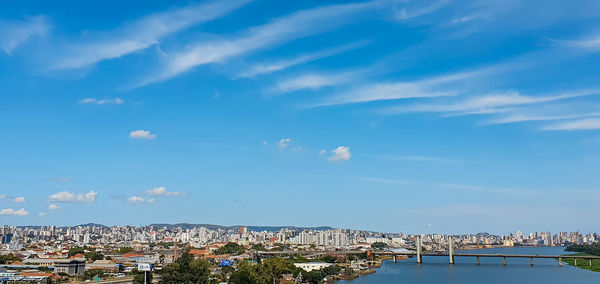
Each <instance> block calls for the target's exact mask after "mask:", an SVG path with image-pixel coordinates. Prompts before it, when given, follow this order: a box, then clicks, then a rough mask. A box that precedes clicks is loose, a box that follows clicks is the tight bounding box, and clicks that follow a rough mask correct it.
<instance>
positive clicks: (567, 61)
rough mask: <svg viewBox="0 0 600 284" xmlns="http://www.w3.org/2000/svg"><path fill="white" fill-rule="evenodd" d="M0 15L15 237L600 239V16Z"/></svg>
mask: <svg viewBox="0 0 600 284" xmlns="http://www.w3.org/2000/svg"><path fill="white" fill-rule="evenodd" d="M1 6H2V7H1V9H0V86H1V87H2V89H1V91H0V95H1V98H2V103H1V104H0V122H1V123H0V138H1V139H0V157H1V158H0V181H1V182H0V198H1V199H0V209H2V210H1V211H0V220H1V221H0V222H2V223H3V224H10V225H25V224H55V225H72V224H79V223H87V222H97V223H103V224H108V225H112V224H132V225H145V224H150V223H157V222H169V223H175V222H191V223H215V224H224V225H238V224H245V225H300V226H314V225H331V226H336V227H343V228H355V229H368V230H379V231H389V232H400V231H402V232H410V233H430V232H439V233H455V232H456V233H459V232H479V231H488V232H493V233H506V232H511V231H515V230H517V229H521V230H525V231H538V230H540V231H553V232H556V231H559V230H560V231H563V230H564V231H566V230H568V231H574V230H580V231H582V232H588V231H598V229H599V228H600V219H599V218H592V216H593V215H594V214H595V213H594V212H595V211H597V206H598V202H599V201H600V189H599V188H598V187H599V185H600V175H599V174H598V173H599V170H600V166H599V165H600V133H599V129H600V108H599V106H600V82H599V81H598V78H600V77H599V75H600V68H598V62H600V61H599V59H600V3H599V2H597V1H578V2H577V3H572V4H569V5H565V4H564V2H563V1H526V2H525V1H512V0H509V1H505V0H503V1H483V2H482V1H451V0H438V1H409V0H407V1H393V0H389V1H386V0H381V1H363V2H343V1H329V2H327V1H297V2H290V1H250V0H233V1H214V2H212V1H169V2H166V1H143V2H135V1H131V2H127V3H125V4H124V3H123V2H122V1H85V2H82V1H65V2H61V3H51V2H48V1H13V2H5V3H2V4H1ZM575 216H583V218H575ZM585 216H587V217H589V218H585Z"/></svg>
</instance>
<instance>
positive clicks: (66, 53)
mask: <svg viewBox="0 0 600 284" xmlns="http://www.w3.org/2000/svg"><path fill="white" fill-rule="evenodd" d="M248 2H249V1H248V0H230V1H210V2H207V3H201V4H195V5H190V6H186V7H182V8H178V9H173V10H171V11H167V12H163V13H155V14H151V15H149V16H146V17H144V18H142V19H139V20H137V21H134V22H132V23H131V24H128V25H124V26H122V27H120V28H118V29H116V30H113V31H110V32H106V33H96V34H90V35H86V36H85V37H84V38H82V39H80V40H78V41H76V42H74V43H70V44H69V45H68V46H66V47H64V48H63V53H62V54H61V55H59V56H58V57H57V58H56V60H55V61H54V62H53V63H52V65H51V69H75V68H82V67H86V66H89V65H93V64H95V63H98V62H100V61H103V60H107V59H113V58H119V57H121V56H124V55H127V54H130V53H133V52H136V51H139V50H143V49H146V48H148V47H149V46H152V45H155V44H158V43H160V41H161V40H162V39H163V38H164V37H166V36H168V35H170V34H173V33H176V32H179V31H181V30H184V29H186V28H189V27H191V26H194V25H198V24H201V23H204V22H208V21H211V20H214V19H217V18H219V17H221V16H223V15H225V14H227V13H229V12H231V11H233V10H235V9H237V8H239V7H241V6H243V5H244V4H246V3H248Z"/></svg>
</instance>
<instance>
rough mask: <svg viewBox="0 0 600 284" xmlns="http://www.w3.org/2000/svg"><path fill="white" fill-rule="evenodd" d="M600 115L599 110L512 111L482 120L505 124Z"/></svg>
mask: <svg viewBox="0 0 600 284" xmlns="http://www.w3.org/2000/svg"><path fill="white" fill-rule="evenodd" d="M593 116H600V112H591V113H579V114H565V115H545V114H524V113H513V114H510V115H507V116H504V117H500V118H495V119H491V120H488V121H485V122H483V124H507V123H518V122H527V121H549V120H567V119H575V118H584V117H593Z"/></svg>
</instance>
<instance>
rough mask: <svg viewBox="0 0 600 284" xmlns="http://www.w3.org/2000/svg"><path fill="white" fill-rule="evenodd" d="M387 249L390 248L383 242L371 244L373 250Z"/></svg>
mask: <svg viewBox="0 0 600 284" xmlns="http://www.w3.org/2000/svg"><path fill="white" fill-rule="evenodd" d="M387 247H388V245H387V244H386V243H382V242H375V243H373V244H371V248H373V249H385V248H387Z"/></svg>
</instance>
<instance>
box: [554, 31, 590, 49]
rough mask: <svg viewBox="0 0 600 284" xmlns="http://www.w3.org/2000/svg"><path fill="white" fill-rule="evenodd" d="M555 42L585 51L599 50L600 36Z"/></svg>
mask: <svg viewBox="0 0 600 284" xmlns="http://www.w3.org/2000/svg"><path fill="white" fill-rule="evenodd" d="M557 42H560V43H564V44H565V45H567V46H571V47H576V48H581V49H586V50H589V51H596V50H600V35H595V36H591V37H587V38H582V39H578V40H566V41H562V40H558V41H557Z"/></svg>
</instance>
